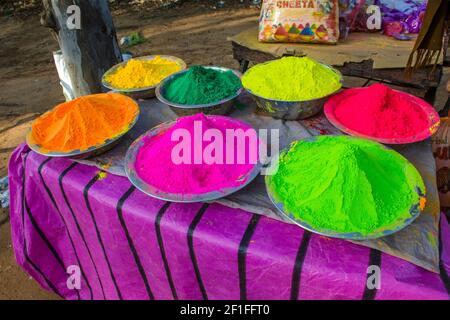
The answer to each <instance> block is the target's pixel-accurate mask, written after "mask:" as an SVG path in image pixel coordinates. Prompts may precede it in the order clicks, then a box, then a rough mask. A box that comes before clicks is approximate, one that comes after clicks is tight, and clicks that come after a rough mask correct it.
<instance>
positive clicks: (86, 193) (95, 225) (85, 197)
mask: <svg viewBox="0 0 450 320" xmlns="http://www.w3.org/2000/svg"><path fill="white" fill-rule="evenodd" d="M99 179H100V176H99V175H98V174H96V175H95V176H94V177H93V178H92V179H91V181H89V182H88V184H87V185H86V186H85V187H84V190H83V197H84V202H85V203H86V208H87V209H88V212H89V215H90V216H91V218H92V222H93V223H94V228H95V233H96V235H97V240H98V242H99V244H100V247H101V248H102V251H103V256H104V258H105V261H106V264H107V266H108V270H109V274H110V276H111V279H112V282H113V284H114V288H115V289H116V292H117V296H118V297H119V299H120V300H123V298H122V292H120V289H119V286H118V285H117V281H116V276H115V275H114V272H113V270H112V268H111V264H110V262H109V259H108V255H107V254H106V250H105V245H104V244H103V240H102V236H101V234H100V230H99V229H98V225H97V220H95V216H94V213H93V212H92V208H91V204H90V202H89V190H90V189H91V187H92V186H93V185H94V184H95V183H96V182H97V181H98V180H99Z"/></svg>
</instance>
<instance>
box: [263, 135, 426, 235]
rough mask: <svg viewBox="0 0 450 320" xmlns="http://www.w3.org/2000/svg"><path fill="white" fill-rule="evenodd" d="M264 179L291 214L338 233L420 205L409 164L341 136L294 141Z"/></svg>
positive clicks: (362, 229)
mask: <svg viewBox="0 0 450 320" xmlns="http://www.w3.org/2000/svg"><path fill="white" fill-rule="evenodd" d="M268 183H269V189H271V190H273V194H274V198H275V200H276V201H277V202H281V203H283V206H284V208H285V210H286V211H287V212H289V213H290V214H291V215H292V217H293V218H296V219H299V220H301V221H304V222H306V223H308V224H309V225H310V226H312V227H314V228H316V229H321V230H331V231H334V232H338V233H351V232H358V233H360V234H362V235H367V234H370V233H372V232H374V231H376V230H379V229H380V228H383V227H386V226H390V225H391V224H392V223H395V222H397V221H398V220H400V219H405V218H408V217H410V216H411V215H410V213H409V211H410V209H411V207H412V206H413V205H414V204H417V205H419V206H421V207H422V206H424V205H425V199H424V198H421V197H420V196H419V195H418V193H420V194H425V186H424V184H423V180H422V178H421V177H420V174H419V173H418V171H417V170H416V168H415V167H414V166H413V165H411V164H410V163H409V162H408V161H406V159H405V158H403V157H402V156H400V155H399V154H398V153H396V152H395V151H393V150H389V149H386V148H385V147H383V146H382V145H380V144H378V143H376V142H372V141H367V140H363V139H357V138H352V137H347V136H321V137H318V138H316V139H313V140H311V141H310V140H304V141H297V142H295V143H294V144H293V145H292V146H291V148H290V149H289V151H288V152H285V153H282V154H281V155H280V160H279V168H278V172H277V173H276V174H275V175H273V176H269V177H268ZM417 188H418V189H417ZM417 190H418V191H417Z"/></svg>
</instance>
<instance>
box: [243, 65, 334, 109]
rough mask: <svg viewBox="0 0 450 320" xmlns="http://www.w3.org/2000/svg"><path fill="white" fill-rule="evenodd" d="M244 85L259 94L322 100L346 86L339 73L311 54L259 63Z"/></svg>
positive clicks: (247, 73) (283, 99) (267, 96)
mask: <svg viewBox="0 0 450 320" xmlns="http://www.w3.org/2000/svg"><path fill="white" fill-rule="evenodd" d="M242 84H243V86H244V87H245V88H246V89H249V90H250V91H252V92H253V93H254V94H256V95H258V96H261V97H263V98H266V99H272V100H282V101H307V100H313V99H319V98H323V97H325V96H328V95H330V94H332V93H335V92H336V91H337V90H339V89H340V88H341V87H342V84H341V82H340V76H339V75H338V74H337V73H336V72H334V71H333V70H331V69H330V68H327V67H326V66H324V65H322V64H320V63H319V62H317V61H315V60H313V59H310V58H308V57H285V58H281V59H279V60H274V61H271V62H267V63H263V64H258V65H256V66H254V67H253V68H251V69H250V70H248V71H247V72H246V73H245V74H244V76H243V77H242Z"/></svg>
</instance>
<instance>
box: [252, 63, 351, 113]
mask: <svg viewBox="0 0 450 320" xmlns="http://www.w3.org/2000/svg"><path fill="white" fill-rule="evenodd" d="M266 63H268V62H266ZM322 65H323V66H324V67H326V68H328V69H330V70H331V71H333V72H335V73H336V74H337V75H338V76H339V81H340V83H341V84H343V82H344V80H343V77H342V74H341V73H340V72H339V71H338V70H336V69H334V68H332V67H330V66H328V65H326V64H323V63H322ZM250 70H251V69H250ZM340 89H341V88H339V89H338V90H336V91H335V92H333V93H331V94H329V95H327V96H325V97H322V98H318V99H312V100H304V101H283V100H275V99H268V98H265V97H262V96H260V95H257V94H255V93H254V92H253V91H251V90H250V89H248V88H245V90H246V91H247V92H248V93H250V95H251V96H252V98H253V100H254V101H255V102H256V105H257V106H258V107H259V108H260V110H261V111H262V113H263V114H265V115H268V116H271V117H273V118H275V119H283V120H302V119H306V118H310V117H312V116H315V115H316V114H318V113H319V112H320V111H321V110H322V109H323V106H324V104H325V102H326V101H327V100H328V98H329V97H331V96H332V95H334V94H335V93H337V92H338V91H339V90H340Z"/></svg>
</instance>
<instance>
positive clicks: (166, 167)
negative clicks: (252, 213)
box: [135, 114, 259, 195]
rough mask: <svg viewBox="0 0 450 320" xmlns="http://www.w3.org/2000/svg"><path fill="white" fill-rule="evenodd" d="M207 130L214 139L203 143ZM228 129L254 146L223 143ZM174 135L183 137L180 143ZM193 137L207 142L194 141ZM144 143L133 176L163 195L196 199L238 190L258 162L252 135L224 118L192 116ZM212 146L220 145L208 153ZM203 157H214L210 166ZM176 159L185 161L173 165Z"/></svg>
mask: <svg viewBox="0 0 450 320" xmlns="http://www.w3.org/2000/svg"><path fill="white" fill-rule="evenodd" d="M211 129H213V130H214V131H215V134H214V135H213V136H214V138H212V136H211V137H209V138H207V135H208V134H209V133H208V131H209V132H211ZM228 130H232V131H234V132H237V130H241V132H242V133H250V136H251V135H252V134H254V138H255V139H256V146H255V144H253V145H252V143H250V142H249V140H250V139H249V140H248V141H247V142H248V143H247V144H246V145H245V146H244V145H242V144H240V143H239V142H238V141H237V138H233V139H232V140H231V141H234V142H233V143H230V142H229V141H228V140H227V138H226V137H227V131H228ZM249 130H250V131H249ZM178 133H180V134H181V133H184V134H188V135H187V136H186V137H183V138H180V136H177V134H178ZM198 134H200V139H202V137H203V139H204V140H208V141H203V140H202V141H203V142H201V141H200V142H199V140H198V137H199V136H198ZM175 137H176V138H175ZM222 137H223V139H224V140H225V141H224V140H223V139H222ZM144 139H146V140H144V144H143V146H142V147H141V149H140V150H139V151H138V154H137V157H136V165H135V167H136V173H137V175H138V176H139V177H140V178H141V179H142V180H143V181H145V182H147V183H148V184H149V185H151V186H153V187H155V188H157V189H158V190H160V191H163V192H167V193H176V194H184V195H185V194H195V195H198V194H203V193H207V192H212V191H218V190H222V189H224V188H231V187H238V186H241V185H243V184H245V183H246V182H247V181H246V179H244V178H245V177H246V175H247V174H248V173H250V172H251V171H252V170H253V169H254V167H255V164H256V162H257V160H258V145H259V140H258V138H257V134H256V131H255V130H254V129H253V128H252V127H250V126H249V125H248V124H246V123H244V122H242V121H240V120H236V119H232V118H227V117H223V116H205V115H203V114H197V115H194V116H188V117H182V118H178V119H177V120H176V122H175V123H174V125H173V126H172V127H170V128H169V129H168V130H167V131H165V132H164V133H162V134H158V135H156V136H153V137H146V138H144ZM186 140H187V141H186ZM216 140H219V141H216ZM212 141H214V142H219V144H217V146H218V147H217V149H214V150H212V147H211V146H210V145H211V142H212ZM254 141H255V140H254ZM186 142H187V143H189V144H188V145H187V147H186V148H185V149H183V151H181V149H178V146H180V143H186ZM199 143H200V144H199ZM185 152H186V153H185ZM230 152H232V153H231V154H230ZM207 155H211V156H212V157H214V159H213V161H210V160H208V159H207ZM176 156H180V157H183V158H184V160H183V161H182V162H181V161H179V160H175V157H176ZM243 156H244V158H242V157H243ZM229 159H231V161H230V160H229ZM239 159H241V160H239ZM185 160H187V161H185Z"/></svg>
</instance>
